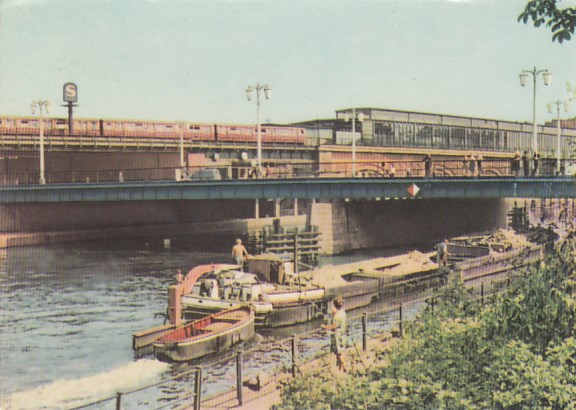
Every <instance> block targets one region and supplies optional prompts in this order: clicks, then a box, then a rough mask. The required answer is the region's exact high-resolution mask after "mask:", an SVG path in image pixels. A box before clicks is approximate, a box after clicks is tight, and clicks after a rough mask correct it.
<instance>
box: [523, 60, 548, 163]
mask: <svg viewBox="0 0 576 410" xmlns="http://www.w3.org/2000/svg"><path fill="white" fill-rule="evenodd" d="M528 74H532V77H533V79H534V88H533V96H532V119H533V123H534V125H533V127H534V128H533V129H532V133H533V135H532V151H533V152H536V151H538V129H537V128H536V127H537V126H536V77H538V74H542V76H543V77H544V85H548V84H549V83H550V79H551V78H552V73H551V72H549V71H548V69H547V68H545V69H544V70H537V69H536V67H534V70H522V72H521V73H520V74H519V75H520V85H521V86H522V87H524V86H525V85H526V79H527V78H528Z"/></svg>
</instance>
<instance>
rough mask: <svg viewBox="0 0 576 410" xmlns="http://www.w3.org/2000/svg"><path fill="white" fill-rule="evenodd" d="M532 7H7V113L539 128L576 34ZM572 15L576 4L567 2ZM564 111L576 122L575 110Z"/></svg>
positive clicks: (480, 1)
mask: <svg viewBox="0 0 576 410" xmlns="http://www.w3.org/2000/svg"><path fill="white" fill-rule="evenodd" d="M525 4H526V0H0V115H23V116H24V115H26V116H27V115H30V114H31V111H30V103H31V102H32V101H33V100H38V99H47V100H50V101H51V103H52V111H51V113H50V115H51V116H56V117H63V118H64V117H66V116H67V109H66V108H65V107H63V104H64V103H63V97H62V94H63V91H62V88H63V85H64V83H66V82H73V83H75V84H76V85H77V86H78V100H79V101H78V107H77V108H76V109H75V111H74V113H75V114H74V115H75V116H76V117H81V118H108V119H142V120H167V121H189V122H199V123H242V124H250V123H255V122H256V102H255V100H254V99H253V100H252V101H250V102H249V101H247V99H246V94H245V90H246V87H247V86H248V85H253V86H254V85H256V84H257V83H259V84H267V85H269V86H270V87H271V88H272V98H271V99H270V100H264V98H263V97H262V100H263V101H262V104H261V118H262V122H272V123H290V122H297V121H305V120H311V119H316V118H324V119H325V118H333V117H334V115H335V114H334V112H335V111H336V110H339V109H344V108H350V107H352V106H354V107H374V108H385V109H395V110H407V111H417V112H429V113H440V114H451V115H462V116H471V117H479V118H491V119H500V120H510V121H526V122H530V123H531V122H532V101H533V98H532V92H533V87H532V77H530V79H529V82H528V85H527V86H526V87H521V86H520V81H519V78H518V74H519V73H520V72H521V71H522V70H525V69H526V70H533V69H534V68H536V69H537V70H540V69H548V70H549V71H551V72H552V74H553V78H552V83H551V84H550V85H548V86H545V85H544V83H543V81H542V76H541V75H538V76H537V87H536V88H537V117H538V122H539V123H542V122H544V121H548V120H551V119H553V118H555V116H556V113H554V114H549V113H548V111H547V109H546V104H547V103H548V102H550V101H556V100H565V99H568V98H569V97H570V95H569V94H568V92H567V87H566V84H567V83H570V84H572V86H573V87H574V86H576V39H575V40H572V41H569V42H565V43H563V44H558V43H556V42H552V35H551V33H550V32H549V31H548V30H547V29H545V28H535V27H533V25H532V24H523V23H519V22H518V21H517V18H518V15H519V14H520V13H521V12H522V10H523V9H524V6H525ZM562 4H563V5H566V6H576V0H564V1H563V2H562ZM561 115H562V116H563V117H571V118H572V117H576V101H574V102H573V103H572V106H571V108H570V109H569V111H568V112H567V113H562V114H561Z"/></svg>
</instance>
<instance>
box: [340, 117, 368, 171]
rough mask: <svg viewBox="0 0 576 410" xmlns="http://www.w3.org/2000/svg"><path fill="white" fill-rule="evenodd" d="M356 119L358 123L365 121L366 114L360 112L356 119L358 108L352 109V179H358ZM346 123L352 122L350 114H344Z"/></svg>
mask: <svg viewBox="0 0 576 410" xmlns="http://www.w3.org/2000/svg"><path fill="white" fill-rule="evenodd" d="M356 118H358V121H360V122H362V121H364V113H362V112H359V113H358V117H356V108H354V107H352V178H355V177H356ZM344 121H346V122H348V121H350V118H349V114H348V113H345V114H344Z"/></svg>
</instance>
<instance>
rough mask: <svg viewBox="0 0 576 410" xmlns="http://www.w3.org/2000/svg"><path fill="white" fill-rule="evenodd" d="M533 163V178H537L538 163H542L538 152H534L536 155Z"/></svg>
mask: <svg viewBox="0 0 576 410" xmlns="http://www.w3.org/2000/svg"><path fill="white" fill-rule="evenodd" d="M532 162H533V165H534V167H533V168H532V176H533V177H535V176H536V173H537V172H538V163H539V162H540V154H539V153H538V151H534V154H533V155H532Z"/></svg>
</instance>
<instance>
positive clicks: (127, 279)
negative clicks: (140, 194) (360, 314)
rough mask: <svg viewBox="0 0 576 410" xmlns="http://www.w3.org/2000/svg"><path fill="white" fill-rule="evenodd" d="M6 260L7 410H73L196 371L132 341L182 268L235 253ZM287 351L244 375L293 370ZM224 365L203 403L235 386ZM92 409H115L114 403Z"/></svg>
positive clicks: (72, 247)
mask: <svg viewBox="0 0 576 410" xmlns="http://www.w3.org/2000/svg"><path fill="white" fill-rule="evenodd" d="M428 250H429V249H428ZM401 251H404V250H374V251H366V252H362V253H356V254H354V255H348V256H339V257H334V258H324V259H323V260H322V261H321V263H335V264H336V263H347V262H351V261H354V260H360V259H365V258H370V257H380V256H389V255H390V254H395V253H400V252H401ZM0 252H1V253H0V294H1V299H0V409H46V408H47V409H62V408H74V407H76V406H80V405H82V404H85V403H87V402H91V401H95V400H98V399H101V398H106V397H113V396H114V395H115V394H116V392H118V391H121V392H126V391H131V390H134V389H137V388H138V387H140V386H144V385H148V384H151V383H155V382H158V381H160V380H163V379H167V378H170V377H172V376H174V375H176V374H179V373H182V372H185V371H189V370H191V369H193V367H194V366H196V365H198V363H191V364H166V363H161V362H159V361H157V360H155V359H154V358H153V357H150V356H144V357H142V358H136V357H135V356H134V352H133V351H132V346H131V341H132V334H133V333H134V332H135V331H138V330H142V329H146V328H149V327H153V326H157V325H159V324H162V319H161V318H158V317H157V318H155V317H154V315H155V314H156V313H163V312H165V311H166V304H167V287H168V286H169V285H170V284H172V283H173V282H174V277H175V272H176V270H177V269H182V271H183V272H187V271H188V270H189V269H190V268H191V267H193V266H195V265H197V264H203V263H213V262H214V263H217V262H222V261H228V260H229V253H228V252H227V251H226V252H225V253H222V252H209V251H198V250H194V249H171V250H165V249H162V248H160V249H152V248H150V247H149V246H146V245H135V244H120V245H118V246H117V247H115V248H114V249H111V248H110V247H107V246H102V245H99V244H96V243H77V244H67V245H53V246H41V247H26V248H13V249H8V250H2V251H0ZM386 320H388V319H386V318H383V319H382V321H384V322H385V321H386ZM310 326H312V327H314V326H316V327H317V326H318V324H311V325H308V328H310ZM353 326H354V324H353ZM356 326H358V324H356ZM301 330H306V329H305V328H302V329H282V330H280V331H278V332H276V333H274V332H268V333H267V334H265V335H263V336H262V335H260V336H258V337H257V338H256V339H255V340H254V341H252V342H250V343H249V344H247V345H245V346H243V347H242V348H243V349H245V350H250V349H254V348H255V347H256V348H257V347H258V346H259V345H262V346H265V345H267V344H270V343H272V342H274V341H275V340H278V339H281V338H283V337H285V336H286V335H288V334H291V333H295V332H298V331H301ZM304 339H307V340H308V344H307V345H306V346H307V347H306V348H305V349H303V351H307V350H312V351H314V350H319V349H326V348H327V343H328V341H327V338H326V337H325V336H323V335H309V336H306V337H305V338H304ZM302 343H304V342H302ZM286 351H289V348H288V347H287V346H284V347H280V348H271V349H270V348H268V349H266V354H264V353H262V352H261V353H258V354H252V356H251V355H247V357H246V358H245V360H246V361H247V365H246V366H247V369H246V371H245V373H244V375H249V374H250V373H251V372H252V373H254V372H257V371H258V369H260V368H262V367H265V364H266V363H274V362H276V364H277V362H279V361H280V362H282V361H284V362H285V364H286V365H287V366H288V365H289V361H290V360H289V359H290V357H289V354H287V353H286ZM311 354H313V352H312V353H311ZM221 359H222V358H221V357H220V358H208V359H204V360H202V361H201V362H200V364H201V365H203V366H204V368H205V369H206V370H205V373H204V374H205V376H204V377H203V381H204V385H203V388H204V392H203V394H204V395H206V394H208V395H209V394H214V393H217V392H219V391H220V390H225V389H230V388H233V387H234V386H235V375H234V366H233V363H234V359H233V358H232V359H231V360H230V363H221V362H222V360H221ZM264 362H266V363H264ZM243 372H244V370H243ZM190 380H193V377H192V376H191V377H190V378H189V379H187V378H183V379H182V380H179V381H178V382H174V383H172V384H171V385H169V386H168V387H166V386H164V387H161V388H156V389H148V390H146V391H145V392H144V393H141V394H139V396H138V397H130V400H125V401H123V406H122V408H123V409H124V408H134V409H136V408H161V407H162V406H165V405H168V406H169V405H170V403H171V401H172V400H174V401H175V399H176V398H178V397H180V396H181V395H182V394H183V392H184V391H188V390H191V388H192V385H191V384H190V383H189V382H190ZM91 408H114V402H113V401H108V402H107V403H104V404H102V405H100V406H95V407H91Z"/></svg>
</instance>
